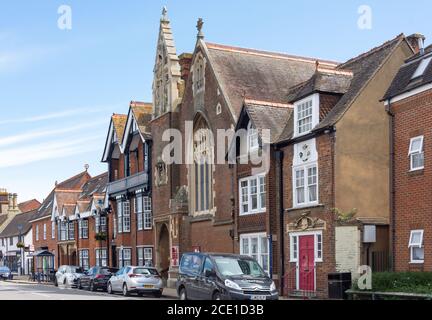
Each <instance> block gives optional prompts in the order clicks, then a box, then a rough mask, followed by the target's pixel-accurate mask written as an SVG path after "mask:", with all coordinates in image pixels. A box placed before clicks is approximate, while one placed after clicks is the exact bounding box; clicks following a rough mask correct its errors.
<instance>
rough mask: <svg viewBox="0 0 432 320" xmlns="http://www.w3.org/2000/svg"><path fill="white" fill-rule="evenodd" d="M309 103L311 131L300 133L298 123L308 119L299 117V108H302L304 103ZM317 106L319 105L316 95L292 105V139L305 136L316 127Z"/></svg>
mask: <svg viewBox="0 0 432 320" xmlns="http://www.w3.org/2000/svg"><path fill="white" fill-rule="evenodd" d="M309 102H310V103H311V116H310V117H311V129H310V130H308V131H304V132H300V125H299V122H300V121H302V120H305V119H307V118H309V116H308V117H303V118H300V117H299V108H300V107H302V106H303V105H304V104H306V103H309ZM319 105H320V97H319V94H318V93H315V94H312V95H310V96H308V97H306V98H304V99H302V100H299V101H297V102H295V103H294V138H298V137H302V136H305V135H307V134H309V133H311V132H312V130H313V128H314V127H316V126H317V125H318V123H319Z"/></svg>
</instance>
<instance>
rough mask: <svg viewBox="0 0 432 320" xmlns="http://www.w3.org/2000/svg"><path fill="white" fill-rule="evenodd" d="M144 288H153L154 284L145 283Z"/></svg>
mask: <svg viewBox="0 0 432 320" xmlns="http://www.w3.org/2000/svg"><path fill="white" fill-rule="evenodd" d="M144 288H145V289H153V288H154V286H152V285H149V284H145V285H144Z"/></svg>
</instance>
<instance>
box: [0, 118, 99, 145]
mask: <svg viewBox="0 0 432 320" xmlns="http://www.w3.org/2000/svg"><path fill="white" fill-rule="evenodd" d="M106 123H107V121H105V120H102V121H93V122H88V123H83V124H80V125H76V126H72V127H65V128H61V129H42V130H37V131H29V132H25V133H21V134H17V135H14V136H9V137H5V138H0V148H1V147H4V146H9V145H12V144H16V143H20V142H27V141H31V140H34V139H37V138H43V137H53V136H58V135H61V134H65V133H71V132H75V131H79V130H83V129H89V128H95V127H97V126H100V125H102V124H106Z"/></svg>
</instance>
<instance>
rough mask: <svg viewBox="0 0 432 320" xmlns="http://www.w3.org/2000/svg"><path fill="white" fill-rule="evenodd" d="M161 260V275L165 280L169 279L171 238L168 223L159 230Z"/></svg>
mask: <svg viewBox="0 0 432 320" xmlns="http://www.w3.org/2000/svg"><path fill="white" fill-rule="evenodd" d="M158 251H159V261H158V267H159V270H160V272H161V276H162V278H163V279H164V280H168V271H169V268H170V264H171V254H170V238H169V231H168V227H167V226H166V224H163V225H162V226H161V229H160V232H159V245H158Z"/></svg>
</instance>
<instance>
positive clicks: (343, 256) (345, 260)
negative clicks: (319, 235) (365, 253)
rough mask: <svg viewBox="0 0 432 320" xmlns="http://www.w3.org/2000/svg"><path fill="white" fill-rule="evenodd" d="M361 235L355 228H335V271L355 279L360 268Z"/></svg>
mask: <svg viewBox="0 0 432 320" xmlns="http://www.w3.org/2000/svg"><path fill="white" fill-rule="evenodd" d="M360 254H361V233H360V230H359V229H358V227H357V226H341V227H336V271H337V272H351V273H352V276H353V279H355V278H357V277H358V276H357V271H358V268H359V266H360V261H361V260H360Z"/></svg>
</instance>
